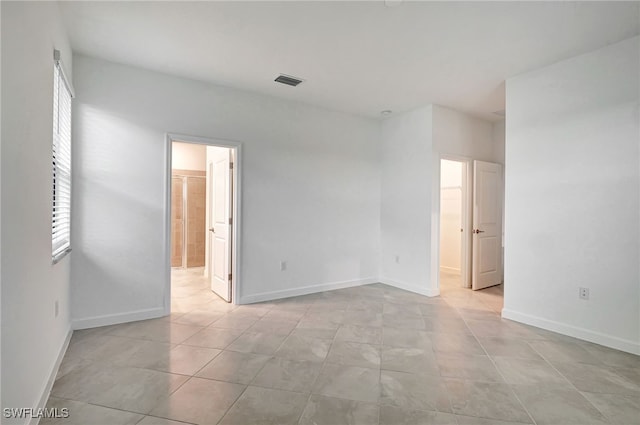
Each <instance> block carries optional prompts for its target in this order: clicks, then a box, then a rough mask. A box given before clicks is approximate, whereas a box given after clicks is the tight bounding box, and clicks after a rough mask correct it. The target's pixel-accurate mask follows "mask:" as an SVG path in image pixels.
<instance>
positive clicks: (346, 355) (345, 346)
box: [327, 341, 380, 369]
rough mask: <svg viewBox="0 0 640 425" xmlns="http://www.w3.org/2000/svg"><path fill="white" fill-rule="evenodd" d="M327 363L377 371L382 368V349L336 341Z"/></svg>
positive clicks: (369, 345)
mask: <svg viewBox="0 0 640 425" xmlns="http://www.w3.org/2000/svg"><path fill="white" fill-rule="evenodd" d="M327 362H329V363H338V364H342V365H347V366H361V367H371V368H375V369H377V368H380V347H379V346H377V345H372V344H361V343H359V342H346V341H334V342H333V344H331V349H330V350H329V355H328V356H327Z"/></svg>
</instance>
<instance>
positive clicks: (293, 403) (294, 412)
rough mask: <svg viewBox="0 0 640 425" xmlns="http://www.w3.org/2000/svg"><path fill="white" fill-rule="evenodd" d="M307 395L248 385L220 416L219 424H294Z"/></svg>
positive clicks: (303, 406)
mask: <svg viewBox="0 0 640 425" xmlns="http://www.w3.org/2000/svg"><path fill="white" fill-rule="evenodd" d="M307 399H308V395H306V394H301V393H295V392H289V391H282V390H274V389H270V388H259V387H249V388H247V390H246V391H245V392H244V393H243V394H242V396H241V397H240V398H239V399H238V401H237V402H236V403H235V404H234V405H233V407H232V408H231V409H230V410H229V412H228V413H227V414H226V415H225V416H224V418H222V420H221V421H220V425H249V424H262V425H295V424H297V423H298V419H299V418H300V415H301V414H302V411H303V410H304V408H305V404H306V402H307Z"/></svg>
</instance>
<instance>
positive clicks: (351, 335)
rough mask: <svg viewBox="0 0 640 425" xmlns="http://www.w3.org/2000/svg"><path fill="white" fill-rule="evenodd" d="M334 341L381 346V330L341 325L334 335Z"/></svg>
mask: <svg viewBox="0 0 640 425" xmlns="http://www.w3.org/2000/svg"><path fill="white" fill-rule="evenodd" d="M335 339H336V341H349V342H360V343H363V344H381V343H382V328H377V327H370V326H357V325H342V326H341V327H340V329H338V332H337V333H336V335H335Z"/></svg>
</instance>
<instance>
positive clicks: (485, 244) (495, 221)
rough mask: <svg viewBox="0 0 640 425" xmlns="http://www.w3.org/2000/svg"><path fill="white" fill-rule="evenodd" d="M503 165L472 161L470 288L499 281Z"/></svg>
mask: <svg viewBox="0 0 640 425" xmlns="http://www.w3.org/2000/svg"><path fill="white" fill-rule="evenodd" d="M501 182H502V167H501V166H500V164H494V163H491V162H483V161H473V229H472V233H473V261H472V270H471V288H472V289H473V290H474V291H475V290H478V289H483V288H487V287H489V286H494V285H499V284H500V283H501V280H502V279H501V272H500V256H501V250H502V199H501V198H502V196H501V188H502V183H501Z"/></svg>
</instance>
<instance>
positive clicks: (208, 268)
mask: <svg viewBox="0 0 640 425" xmlns="http://www.w3.org/2000/svg"><path fill="white" fill-rule="evenodd" d="M240 149H241V145H240V143H237V142H230V141H223V140H216V139H207V138H201V137H193V136H183V135H168V136H167V150H166V153H167V183H166V211H165V221H166V229H167V232H166V237H165V242H166V247H167V249H166V261H167V269H168V270H167V271H168V273H167V274H168V276H169V278H168V282H167V291H166V296H165V309H166V310H167V312H170V311H171V302H172V301H171V300H172V292H173V295H174V297H173V299H174V301H175V298H176V295H178V294H185V297H184V298H188V300H189V302H193V303H206V302H207V301H206V300H207V299H210V297H197V296H190V297H189V294H196V293H203V292H202V291H203V290H206V291H208V292H209V293H210V294H215V295H217V297H219V298H221V299H222V300H224V301H225V302H227V303H234V304H237V294H238V293H239V291H238V287H239V283H240V281H239V274H238V270H239V260H240V258H239V256H238V254H239V252H240V250H239V245H240V241H239V239H238V237H237V235H239V234H240V232H239V229H240V224H241V223H240V214H239V211H240V196H239V193H240V187H241V185H240V173H239V170H240ZM177 298H180V297H177ZM198 298H202V299H198ZM182 301H184V300H181V302H182Z"/></svg>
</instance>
